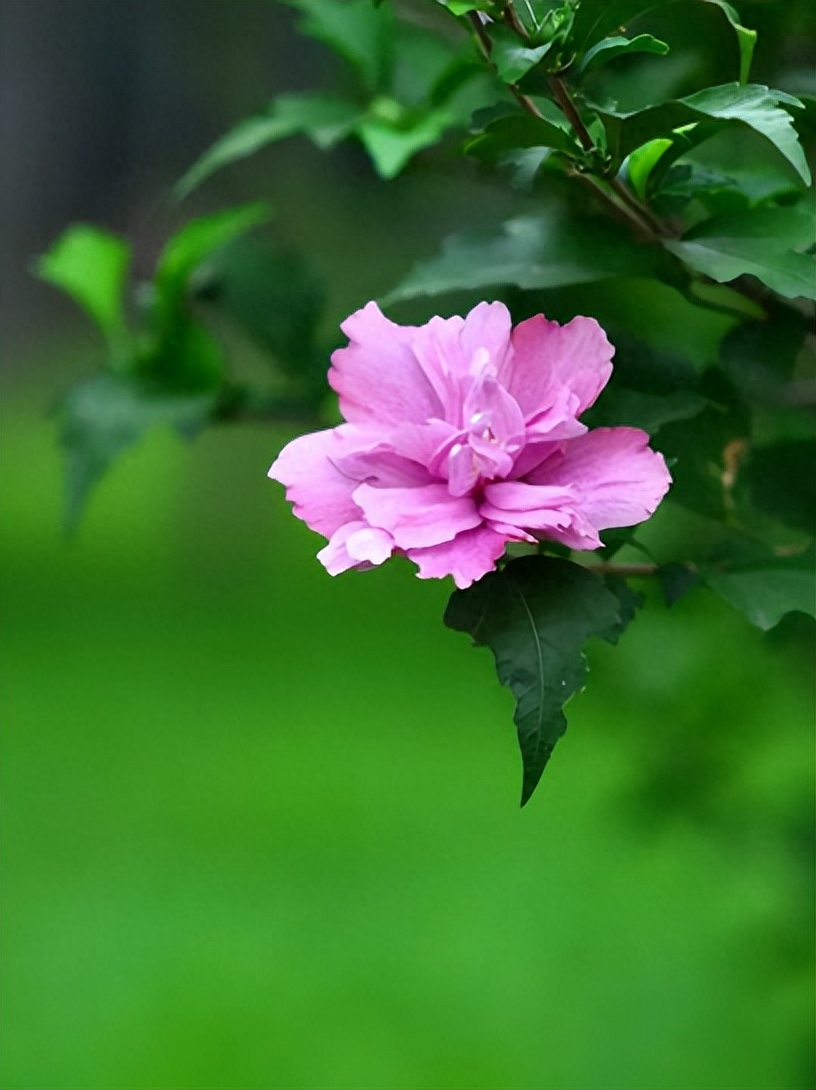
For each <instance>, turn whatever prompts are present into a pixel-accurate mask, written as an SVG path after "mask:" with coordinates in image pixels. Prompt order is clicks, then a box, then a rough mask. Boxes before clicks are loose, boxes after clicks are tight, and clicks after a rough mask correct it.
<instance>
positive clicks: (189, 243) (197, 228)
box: [155, 202, 271, 316]
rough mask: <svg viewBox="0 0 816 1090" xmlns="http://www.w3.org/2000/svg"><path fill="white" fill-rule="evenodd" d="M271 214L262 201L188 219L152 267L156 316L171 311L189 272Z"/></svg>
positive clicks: (175, 306) (183, 290) (181, 297)
mask: <svg viewBox="0 0 816 1090" xmlns="http://www.w3.org/2000/svg"><path fill="white" fill-rule="evenodd" d="M270 215H271V211H270V209H269V206H268V205H266V204H263V203H260V202H258V203H255V204H243V205H239V206H238V207H236V208H228V209H226V210H224V211H222V212H213V213H210V214H209V215H206V216H199V217H198V218H197V219H194V220H190V222H189V223H186V224H185V225H184V226H183V227H182V228H181V229H180V230H179V231H177V232H176V234H175V235H173V237H172V238H171V239H170V241H169V242H168V243H167V245H166V246H165V247H164V249H163V250H162V253H161V255H160V257H159V262H158V265H157V266H156V278H155V284H156V308H157V310H158V312H159V315H160V316H161V315H166V314H169V313H172V312H173V311H175V310H176V309H177V308H178V307H179V305H180V304H181V302H182V300H183V299H184V296H185V295H186V292H187V282H188V280H189V278H190V275H191V273H193V272H194V270H195V269H196V268H197V267H198V266H199V265H200V264H201V263H202V261H204V259H205V258H207V257H209V256H210V254H212V253H214V252H215V251H216V250H218V249H219V248H220V247H221V246H225V245H226V244H227V243H228V242H231V241H232V240H233V239H234V238H237V237H238V236H239V235H243V234H245V233H246V232H247V231H249V230H250V229H251V228H252V227H257V226H258V225H259V224H261V223H266V222H267V221H268V220H269V218H270Z"/></svg>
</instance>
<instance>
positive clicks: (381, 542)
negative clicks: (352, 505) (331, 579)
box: [317, 521, 394, 575]
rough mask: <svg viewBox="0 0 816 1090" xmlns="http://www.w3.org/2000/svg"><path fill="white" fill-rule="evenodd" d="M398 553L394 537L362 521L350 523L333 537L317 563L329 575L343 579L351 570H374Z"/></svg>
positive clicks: (322, 550) (318, 555)
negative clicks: (346, 572) (343, 575)
mask: <svg viewBox="0 0 816 1090" xmlns="http://www.w3.org/2000/svg"><path fill="white" fill-rule="evenodd" d="M393 551H394V542H393V539H392V538H391V535H390V534H388V533H386V532H385V530H376V529H372V527H371V526H369V525H368V524H367V523H365V522H362V521H356V522H347V523H346V525H345V526H341V527H340V528H339V530H336V531H335V533H333V534H332V536H331V540H330V541H329V543H328V545H326V547H325V548H323V549H321V550H320V552H319V553H318V554H317V559H318V560H319V561H320V563H321V564H322V565H323V567H324V568H325V569H326V571H327V572H328V573H329V575H340V573H341V572H344V571H348V570H349V568H372V567H374V566H375V565H376V564H382V563H383V561H384V560H387V559H388V557H389V556H390V555H391V553H392V552H393Z"/></svg>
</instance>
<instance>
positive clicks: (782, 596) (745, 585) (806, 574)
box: [703, 566, 816, 630]
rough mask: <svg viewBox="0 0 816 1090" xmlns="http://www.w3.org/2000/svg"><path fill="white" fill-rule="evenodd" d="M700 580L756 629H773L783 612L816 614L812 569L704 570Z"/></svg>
mask: <svg viewBox="0 0 816 1090" xmlns="http://www.w3.org/2000/svg"><path fill="white" fill-rule="evenodd" d="M703 579H704V582H705V584H706V586H708V587H710V588H711V590H713V591H716V593H717V594H719V595H720V597H721V598H724V599H725V600H726V602H728V603H729V604H730V605H732V606H733V607H734V609H737V610H739V612H740V613H742V614H744V615H745V616H746V617H747V618H748V620H749V621H750V622H751V624H754V625H756V626H757V628H762V629H765V630H767V629H769V628H773V627H774V626H775V625H777V624H779V622H780V621H781V620H782V618H783V617H784V616H785V614H786V613H808V614H810V615H811V616H814V614H816V609H814V603H816V573H814V571H813V570H812V569H810V570H805V569H797V568H792V567H782V566H778V567H771V566H768V567H765V568H756V569H753V570H745V571H720V572H717V571H704V572H703Z"/></svg>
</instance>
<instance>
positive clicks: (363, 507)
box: [269, 303, 671, 588]
mask: <svg viewBox="0 0 816 1090" xmlns="http://www.w3.org/2000/svg"><path fill="white" fill-rule="evenodd" d="M341 329H342V330H343V332H344V333H345V334H346V336H347V337H348V339H349V344H348V346H347V347H345V348H339V349H338V350H337V351H336V352H335V353H334V354H333V355H332V367H331V370H330V371H329V382H330V383H331V385H332V387H333V388H334V390H335V391H336V392H337V394H338V395H339V399H340V411H341V412H342V414H343V417H344V418H345V420H346V421H347V423H344V424H341V425H339V426H338V427H336V428H330V429H328V430H326V431H319V432H314V433H312V434H309V435H302V436H300V437H299V438H298V439H294V440H293V441H292V442H291V443H289V444H288V445H287V446H286V447H284V449H283V450H282V451H281V453H280V455H279V456H278V458H277V459H276V460H275V462H274V463H273V464H272V467H271V469H270V470H269V476H270V477H272V478H274V479H275V480H277V481H280V482H281V483H282V484H284V485H285V486H286V494H287V498H288V499H289V500H290V501H291V502H292V503H293V505H294V512H295V514H296V515H297V516H298V518H301V519H303V521H304V522H305V523H306V524H307V525H308V526H310V527H311V528H312V529H313V530H316V531H317V532H318V533H320V534H323V535H324V537H326V538H328V545H326V547H325V548H324V549H322V550H321V551H320V552H319V553H318V559H319V560H320V561H321V563H322V564H323V565H324V567H325V568H326V569H327V571H329V572H330V573H331V574H332V575H337V574H338V573H340V572H342V571H346V570H347V569H348V568H368V567H372V566H373V565H376V564H381V563H382V562H383V561H384V560H386V559H388V557H390V556H392V555H394V554H397V555H405V556H407V557H408V558H409V559H410V560H412V561H413V562H414V563H415V564H416V565H417V567H418V569H419V571H418V573H417V574H418V575H419V577H420V578H422V579H430V578H441V577H443V576H446V575H452V576H453V579H454V581H455V583H456V586H457V587H460V588H464V587H468V586H470V584H471V583H473V582H474V581H475V580H477V579H479V578H480V577H481V576H483V575H484V574H485V573H486V572H489V571H491V570H492V569H493V568H495V566H496V561H497V560H498V559H499V557H501V555H502V553H503V552H504V548H505V546H506V544H507V543H508V542H511V541H527V542H536V541H539V540H542V539H544V540H550V541H557V542H560V543H561V544H562V545H566V546H568V547H569V548H571V549H578V550H582V549H597V548H600V547H601V545H602V542H601V539H600V537H599V532H600V531H601V530H605V529H608V528H610V527H613V526H634V525H636V524H637V523H639V522H643V521H644V520H645V519H647V518H649V516H650V515H651V514H652V513H653V512H654V510H655V508H656V507H657V505H658V503H659V502H660V500H661V499H662V498H663V496H664V495H665V494H666V491H667V490H668V487H669V484H670V483H671V477H670V476H669V472H668V470H667V468H666V463H665V462H664V460H663V458H662V456H661V455H660V454H657V453H656V452H655V451H653V450H651V449H650V448H649V445H648V443H649V436H648V435H647V434H646V432H644V431H641V430H639V429H638V428H596V429H594V430H593V431H589V430H588V429H587V427H586V425H584V424H582V423H581V422H580V419H579V417H580V416H581V414H582V413H583V412H584V411H585V410H586V409H588V408H589V407H590V405H592V404H593V402H594V401H595V399H596V398H597V396H598V394H599V393H600V391H601V390H602V389H603V387H604V386H605V385H606V383H607V382H608V381H609V377H610V375H611V373H612V363H611V360H612V356H613V354H614V348H613V347H612V345H611V344H610V343H609V341H608V340H607V338H606V334H605V333H604V331H603V330H602V329H601V327H600V326H599V325H598V323H597V322H596V321H595V320H594V319H593V318H583V317H577V318H573V319H572V321H571V322H568V323H567V324H566V325H563V326H562V325H559V324H558V323H557V322H551V321H548V320H547V319H546V318H545V317H544V316H543V315H540V314H539V315H536V316H535V317H534V318H530V319H528V320H527V321H525V322H521V323H520V324H519V325H517V326H516V327H515V328H513V326H512V322H511V318H510V314H509V312H508V310H507V308H506V307H505V306H504V305H503V304H502V303H479V305H478V306H476V307H474V309H473V310H471V311H470V313H469V314H468V315H467V316H466V317H465V318H461V317H458V316H457V317H453V318H432V319H431V320H430V321H429V322H428V323H427V324H425V325H423V326H400V325H396V324H395V323H394V322H391V321H390V320H389V319H388V318H386V317H385V316H384V315H383V314H382V312H381V311H380V309H379V307H378V306H377V304H376V303H369V304H368V305H367V306H365V307H363V309H362V310H358V311H356V312H355V313H354V314H352V315H351V317H349V318H347V319H346V321H345V322H343V324H342V326H341Z"/></svg>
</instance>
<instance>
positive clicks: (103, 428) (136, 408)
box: [58, 374, 214, 530]
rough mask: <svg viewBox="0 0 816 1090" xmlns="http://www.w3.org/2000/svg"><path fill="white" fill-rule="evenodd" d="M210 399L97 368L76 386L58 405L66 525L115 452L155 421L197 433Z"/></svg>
mask: <svg viewBox="0 0 816 1090" xmlns="http://www.w3.org/2000/svg"><path fill="white" fill-rule="evenodd" d="M213 403H214V399H213V397H212V396H209V395H205V396H201V395H199V396H196V397H181V396H176V397H173V396H168V395H166V394H159V393H157V392H156V391H155V390H152V389H151V388H150V387H148V386H144V385H142V384H140V383H139V382H137V381H136V380H134V379H133V378H129V377H125V376H122V375H112V374H100V375H96V376H94V377H93V378H91V379H88V380H87V381H86V382H83V383H81V384H80V385H79V386H76V387H74V389H73V390H72V391H71V392H70V393H69V395H68V397H67V398H66V399H65V401H64V402H63V403H62V405H61V406H60V407H59V409H58V420H59V438H60V443H61V445H62V447H63V450H64V454H65V522H66V527H67V529H69V530H73V529H74V528H75V527H76V525H77V523H78V521H79V517H80V515H81V513H82V509H83V507H84V505H85V502H86V500H87V498H88V494H89V492H90V490H91V488H92V487H93V486H94V485H95V484H96V483H97V481H98V480H99V479H100V478H101V477H102V475H103V474H104V473H105V471H106V470H107V469H108V467H109V466H110V464H111V463H112V462H113V460H114V459H115V458H116V457H117V455H119V454H121V452H122V451H123V450H125V449H126V448H127V447H129V446H131V445H132V444H133V443H135V442H137V441H138V440H139V439H140V438H141V437H142V435H143V434H144V433H145V432H146V431H148V430H149V429H150V428H152V427H155V426H158V425H165V426H169V427H172V428H174V429H175V430H176V431H177V432H179V434H181V435H184V436H190V435H192V434H195V432H196V431H197V430H198V429H199V428H201V427H202V426H203V425H204V423H205V422H206V420H207V417H208V415H209V413H210V412H211V410H212V407H213Z"/></svg>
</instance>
